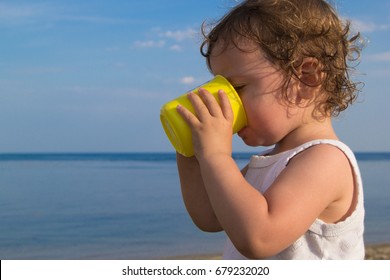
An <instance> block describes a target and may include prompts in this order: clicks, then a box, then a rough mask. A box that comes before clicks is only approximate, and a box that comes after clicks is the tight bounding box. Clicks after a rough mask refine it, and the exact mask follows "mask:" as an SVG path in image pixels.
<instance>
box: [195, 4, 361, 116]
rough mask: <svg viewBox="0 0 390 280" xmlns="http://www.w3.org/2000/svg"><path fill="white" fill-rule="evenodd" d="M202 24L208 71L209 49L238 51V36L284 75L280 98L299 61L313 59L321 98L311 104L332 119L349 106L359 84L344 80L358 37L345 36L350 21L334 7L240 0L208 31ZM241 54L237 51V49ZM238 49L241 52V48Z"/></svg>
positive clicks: (353, 59)
mask: <svg viewBox="0 0 390 280" xmlns="http://www.w3.org/2000/svg"><path fill="white" fill-rule="evenodd" d="M206 29H207V26H206V25H205V24H203V26H202V32H203V36H204V41H203V43H202V44H201V53H202V55H203V56H204V57H206V60H207V64H208V66H209V68H210V55H211V52H212V51H213V49H214V47H215V45H216V44H217V42H218V44H221V43H222V44H223V48H222V51H223V50H224V49H225V48H226V47H228V45H230V44H234V45H235V46H236V47H237V48H239V42H240V40H242V39H243V38H245V39H247V40H249V41H250V42H254V43H255V44H256V46H259V47H260V48H261V50H262V51H263V53H264V54H265V56H266V57H267V59H268V60H270V61H271V62H272V63H273V64H275V65H276V66H278V67H279V68H280V69H282V70H283V71H284V73H285V79H284V83H283V87H284V89H285V90H284V92H285V98H286V100H288V94H287V87H288V85H289V83H290V81H291V79H292V78H293V77H295V78H296V79H299V77H298V75H297V74H296V73H297V71H296V69H297V68H299V67H300V66H301V65H302V63H303V60H304V58H315V59H317V60H318V67H320V69H319V70H320V71H321V72H322V75H321V76H322V77H323V78H322V79H321V80H320V81H319V83H317V84H315V85H308V86H313V87H317V86H321V89H322V92H323V94H325V96H323V97H324V98H319V99H317V100H316V111H318V112H319V113H320V114H321V115H322V116H337V115H339V113H340V112H342V111H344V110H345V109H347V107H348V106H349V105H350V104H352V103H353V102H354V101H355V99H356V96H357V92H358V91H359V89H358V86H359V84H361V83H355V82H353V81H352V80H351V79H350V74H351V71H352V70H354V68H355V66H354V65H352V63H353V62H357V61H358V60H359V58H360V52H361V50H362V46H363V44H362V42H363V41H362V40H361V36H360V34H359V33H358V34H356V35H354V36H351V35H350V33H351V32H350V22H349V21H345V22H343V21H342V20H341V19H340V18H339V17H338V15H337V13H336V11H335V9H334V8H333V7H332V6H331V5H330V4H329V3H328V2H326V1H323V0H305V1H302V0H245V1H243V2H242V3H240V4H239V5H237V6H236V7H234V8H233V9H232V10H231V11H230V12H229V13H228V14H226V15H225V16H224V17H222V18H221V19H220V20H219V21H218V22H217V23H216V24H215V25H213V27H211V30H210V31H209V32H206ZM241 50H242V49H241ZM243 51H244V50H243Z"/></svg>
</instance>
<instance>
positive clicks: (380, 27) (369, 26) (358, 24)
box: [351, 19, 390, 33]
mask: <svg viewBox="0 0 390 280" xmlns="http://www.w3.org/2000/svg"><path fill="white" fill-rule="evenodd" d="M351 22H352V28H353V30H356V31H359V32H362V33H372V32H376V31H386V30H390V24H388V23H387V24H386V23H381V24H378V23H374V22H369V21H362V20H358V19H351Z"/></svg>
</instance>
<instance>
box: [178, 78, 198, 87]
mask: <svg viewBox="0 0 390 280" xmlns="http://www.w3.org/2000/svg"><path fill="white" fill-rule="evenodd" d="M180 82H181V83H182V84H185V85H192V84H194V83H195V78H194V77H192V76H186V77H183V78H181V80H180Z"/></svg>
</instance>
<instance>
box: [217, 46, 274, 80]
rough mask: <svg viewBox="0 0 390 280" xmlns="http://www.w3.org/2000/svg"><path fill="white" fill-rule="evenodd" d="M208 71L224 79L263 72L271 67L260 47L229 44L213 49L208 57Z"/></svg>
mask: <svg viewBox="0 0 390 280" xmlns="http://www.w3.org/2000/svg"><path fill="white" fill-rule="evenodd" d="M209 65H210V70H211V72H212V73H213V74H219V75H223V76H225V77H233V76H241V75H245V74H246V73H253V72H259V71H265V70H268V69H270V68H271V67H272V65H271V63H270V62H269V61H268V60H267V59H266V58H265V56H264V54H263V52H262V51H261V49H260V47H258V46H255V45H254V44H253V43H252V45H248V44H247V45H238V46H236V45H235V44H229V45H226V46H224V47H223V45H222V46H221V45H220V46H218V47H217V48H216V49H213V50H212V52H211V54H210V56H209Z"/></svg>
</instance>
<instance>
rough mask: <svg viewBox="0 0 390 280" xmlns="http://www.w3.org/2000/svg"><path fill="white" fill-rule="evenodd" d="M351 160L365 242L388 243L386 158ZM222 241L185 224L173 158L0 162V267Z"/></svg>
mask: <svg viewBox="0 0 390 280" xmlns="http://www.w3.org/2000/svg"><path fill="white" fill-rule="evenodd" d="M249 156H250V155H249V154H236V161H237V163H238V165H239V166H244V165H245V163H246V162H247V160H248V158H249ZM357 157H358V161H359V165H360V168H361V172H362V175H363V180H364V184H365V201H366V202H365V203H366V233H365V239H366V242H367V243H385V242H387V243H390V219H389V213H390V189H389V187H390V172H389V171H390V153H360V154H359V153H358V154H357ZM224 240H225V235H224V234H223V233H218V234H209V233H203V232H200V231H199V230H198V229H197V228H196V227H195V226H194V225H193V224H192V222H191V220H190V218H189V217H188V215H187V213H186V211H185V209H184V205H183V202H182V199H181V194H180V187H179V179H178V175H177V170H176V162H175V155H174V154H152V153H150V154H0V259H156V258H163V257H169V256H178V255H191V254H212V253H219V252H221V250H222V247H223V244H224Z"/></svg>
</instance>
